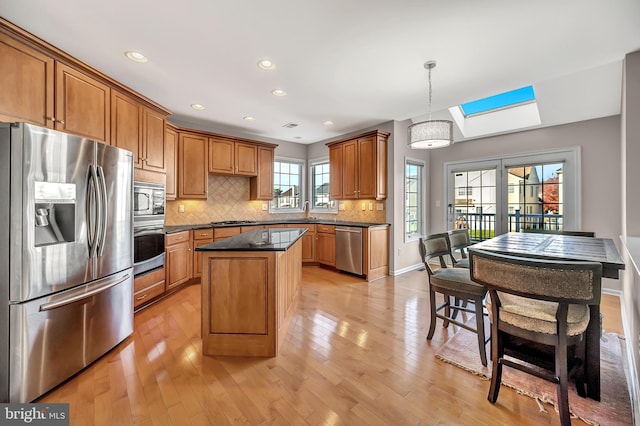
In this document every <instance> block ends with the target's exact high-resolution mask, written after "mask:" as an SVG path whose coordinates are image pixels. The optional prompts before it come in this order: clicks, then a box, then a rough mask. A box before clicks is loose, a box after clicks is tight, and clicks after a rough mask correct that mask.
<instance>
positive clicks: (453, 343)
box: [436, 329, 632, 425]
mask: <svg viewBox="0 0 640 426" xmlns="http://www.w3.org/2000/svg"><path fill="white" fill-rule="evenodd" d="M623 344H624V341H623V340H621V338H620V337H619V336H618V335H616V334H613V333H606V334H605V335H604V340H603V339H601V340H600V346H601V349H600V381H601V383H600V386H601V388H600V396H601V401H600V402H598V401H595V400H592V399H590V398H581V397H580V396H578V394H577V392H576V388H575V385H574V384H573V383H571V384H570V385H569V406H570V410H571V414H572V415H573V416H574V417H577V418H579V419H581V420H582V421H584V422H585V423H587V424H591V425H631V424H632V414H631V400H630V398H629V389H628V386H627V380H626V377H625V373H624V365H623V364H624V361H623V356H622V348H621V346H622V345H623ZM488 346H489V345H487V355H489V347H488ZM436 357H437V358H439V359H441V360H442V361H444V362H447V363H450V364H453V365H455V366H458V367H460V368H463V369H464V370H466V371H468V372H471V373H473V374H475V375H477V376H479V377H481V378H483V379H485V380H489V379H490V378H491V361H490V360H489V365H488V367H484V366H483V365H482V364H481V363H480V355H479V353H478V340H477V337H476V335H475V334H474V333H471V332H469V331H467V330H464V329H460V330H458V331H457V332H456V333H455V334H454V335H453V337H452V338H451V339H449V340H448V341H447V342H446V343H445V344H444V346H443V347H442V348H440V350H439V351H438V352H437V353H436ZM502 385H504V386H508V387H510V388H512V389H515V390H516V391H517V392H518V393H520V394H523V395H527V396H529V397H531V398H534V399H536V400H537V401H539V403H538V405H539V406H540V409H541V410H544V408H543V405H542V404H540V402H542V403H546V404H552V405H553V407H554V408H555V411H556V412H557V408H556V387H555V385H554V384H553V383H550V382H548V381H546V380H542V379H540V378H538V377H535V376H532V375H529V374H526V373H523V372H521V371H518V370H515V369H513V368H509V367H503V369H502ZM487 392H489V386H488V385H487ZM498 400H500V396H498ZM544 411H546V410H544Z"/></svg>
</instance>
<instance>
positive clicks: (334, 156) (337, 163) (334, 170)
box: [329, 145, 343, 200]
mask: <svg viewBox="0 0 640 426" xmlns="http://www.w3.org/2000/svg"><path fill="white" fill-rule="evenodd" d="M342 174H343V170H342V145H335V146H332V147H331V148H329V198H331V199H332V200H341V199H342Z"/></svg>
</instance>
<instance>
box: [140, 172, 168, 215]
mask: <svg viewBox="0 0 640 426" xmlns="http://www.w3.org/2000/svg"><path fill="white" fill-rule="evenodd" d="M164 192H165V190H164V185H160V184H155V183H147V182H134V183H133V217H134V220H135V219H137V218H140V219H141V218H143V217H148V218H158V219H160V218H162V220H163V221H164V203H165V201H164V195H165V194H164Z"/></svg>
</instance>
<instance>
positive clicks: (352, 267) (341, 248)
mask: <svg viewBox="0 0 640 426" xmlns="http://www.w3.org/2000/svg"><path fill="white" fill-rule="evenodd" d="M336 269H339V270H341V271H346V272H351V273H353V274H358V275H362V228H358V227H353V226H336Z"/></svg>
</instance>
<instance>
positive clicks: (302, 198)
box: [269, 156, 307, 214]
mask: <svg viewBox="0 0 640 426" xmlns="http://www.w3.org/2000/svg"><path fill="white" fill-rule="evenodd" d="M273 161H274V163H275V162H286V163H297V164H298V165H299V166H300V207H299V208H288V209H278V208H274V207H273V206H272V204H273V199H275V192H274V198H273V199H271V201H269V213H274V214H281V213H303V212H304V209H303V208H304V203H305V199H306V197H305V195H306V194H305V193H306V186H305V185H306V179H305V172H304V171H305V170H306V168H307V161H306V160H303V159H302V158H294V157H279V156H276V157H274V159H273ZM273 173H274V189H275V168H274V171H273Z"/></svg>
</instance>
